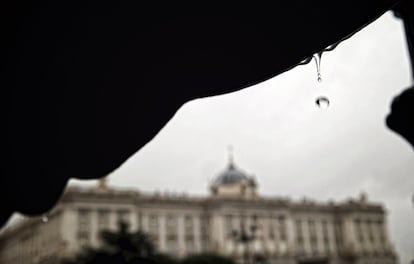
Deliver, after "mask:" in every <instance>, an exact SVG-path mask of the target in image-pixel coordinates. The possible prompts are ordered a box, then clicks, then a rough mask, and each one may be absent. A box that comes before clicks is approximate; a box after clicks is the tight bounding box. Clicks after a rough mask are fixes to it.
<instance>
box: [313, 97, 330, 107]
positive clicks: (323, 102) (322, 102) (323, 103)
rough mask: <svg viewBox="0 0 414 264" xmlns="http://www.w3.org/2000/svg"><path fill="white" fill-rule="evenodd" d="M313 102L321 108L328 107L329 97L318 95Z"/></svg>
mask: <svg viewBox="0 0 414 264" xmlns="http://www.w3.org/2000/svg"><path fill="white" fill-rule="evenodd" d="M315 103H316V105H317V106H318V107H319V108H321V109H326V108H328V107H329V104H330V102H329V99H328V98H327V97H325V96H319V97H318V98H316V100H315Z"/></svg>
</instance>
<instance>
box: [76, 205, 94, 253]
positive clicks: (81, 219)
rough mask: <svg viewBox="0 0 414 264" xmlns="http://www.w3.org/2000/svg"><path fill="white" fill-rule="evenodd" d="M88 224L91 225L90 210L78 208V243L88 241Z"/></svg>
mask: <svg viewBox="0 0 414 264" xmlns="http://www.w3.org/2000/svg"><path fill="white" fill-rule="evenodd" d="M90 225H91V212H90V210H89V209H79V210H78V234H77V237H78V239H79V244H80V245H85V244H87V243H89V239H90Z"/></svg>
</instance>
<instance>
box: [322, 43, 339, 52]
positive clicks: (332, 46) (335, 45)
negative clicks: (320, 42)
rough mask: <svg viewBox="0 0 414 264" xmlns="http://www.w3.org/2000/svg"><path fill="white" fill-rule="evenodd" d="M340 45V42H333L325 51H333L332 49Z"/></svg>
mask: <svg viewBox="0 0 414 264" xmlns="http://www.w3.org/2000/svg"><path fill="white" fill-rule="evenodd" d="M338 45H339V42H338V43H335V44H332V45H329V46H328V47H326V48H325V49H324V50H323V51H331V50H333V49H335V48H336V47H337V46H338Z"/></svg>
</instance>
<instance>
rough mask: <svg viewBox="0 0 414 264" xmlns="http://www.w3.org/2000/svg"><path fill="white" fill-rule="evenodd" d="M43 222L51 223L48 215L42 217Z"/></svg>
mask: <svg viewBox="0 0 414 264" xmlns="http://www.w3.org/2000/svg"><path fill="white" fill-rule="evenodd" d="M42 222H43V223H47V222H49V216H48V215H47V214H44V215H43V216H42Z"/></svg>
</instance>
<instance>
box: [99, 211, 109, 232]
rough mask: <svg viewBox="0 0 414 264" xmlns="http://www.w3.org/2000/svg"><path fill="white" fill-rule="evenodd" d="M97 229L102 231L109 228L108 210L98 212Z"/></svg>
mask: <svg viewBox="0 0 414 264" xmlns="http://www.w3.org/2000/svg"><path fill="white" fill-rule="evenodd" d="M98 228H99V230H104V229H108V228H109V210H105V209H99V210H98Z"/></svg>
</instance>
